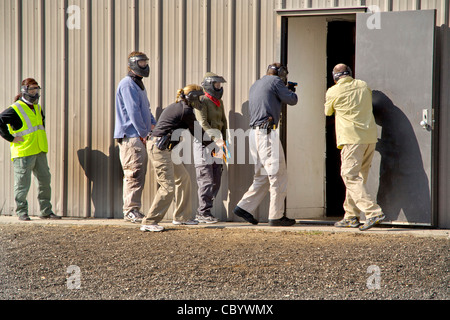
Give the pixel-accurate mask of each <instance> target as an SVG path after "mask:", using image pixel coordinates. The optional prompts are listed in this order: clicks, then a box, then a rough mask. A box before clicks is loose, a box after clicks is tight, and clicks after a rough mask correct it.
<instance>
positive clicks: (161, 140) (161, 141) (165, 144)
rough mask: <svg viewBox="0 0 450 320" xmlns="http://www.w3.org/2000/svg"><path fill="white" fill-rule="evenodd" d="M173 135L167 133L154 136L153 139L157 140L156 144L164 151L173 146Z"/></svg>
mask: <svg viewBox="0 0 450 320" xmlns="http://www.w3.org/2000/svg"><path fill="white" fill-rule="evenodd" d="M171 136H172V135H171V134H167V135H165V136H162V137H152V138H153V139H152V140H153V141H154V142H155V146H156V147H157V148H158V149H159V150H161V151H163V150H166V149H167V150H169V151H170V150H172V148H173V143H172V141H171V140H170V137H171Z"/></svg>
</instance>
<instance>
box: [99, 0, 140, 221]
mask: <svg viewBox="0 0 450 320" xmlns="http://www.w3.org/2000/svg"><path fill="white" fill-rule="evenodd" d="M114 12H115V0H109V11H108V14H109V16H108V30H109V44H110V48H109V52H110V56H109V58H110V61H109V63H110V67H109V69H110V72H111V74H110V77H109V90H110V94H109V101H108V102H109V103H108V105H109V108H110V119H109V157H108V172H109V174H108V180H109V183H108V188H109V190H108V197H109V201H108V202H109V206H110V210H109V212H108V213H107V215H108V218H114V213H115V197H114V186H115V185H116V184H115V182H116V181H114V177H115V175H114V163H115V141H114V125H115V111H116V110H115V78H116V74H115V68H114V65H115V61H116V51H115V33H116V30H115V29H116V26H115V20H114ZM136 14H139V13H138V12H136Z"/></svg>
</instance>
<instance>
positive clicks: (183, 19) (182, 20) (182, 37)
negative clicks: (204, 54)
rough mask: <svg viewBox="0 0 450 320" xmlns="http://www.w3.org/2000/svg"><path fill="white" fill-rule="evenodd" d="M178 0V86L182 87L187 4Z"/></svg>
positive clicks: (185, 51)
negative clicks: (179, 73) (179, 47)
mask: <svg viewBox="0 0 450 320" xmlns="http://www.w3.org/2000/svg"><path fill="white" fill-rule="evenodd" d="M179 1H180V6H179V8H178V10H179V19H180V30H179V32H178V33H179V37H180V38H179V41H180V46H181V50H180V56H179V62H180V72H181V77H180V81H181V84H180V86H179V87H180V88H183V87H184V86H185V85H186V67H187V66H186V54H187V47H186V43H187V39H186V38H187V31H186V28H187V13H186V10H187V6H186V0H179Z"/></svg>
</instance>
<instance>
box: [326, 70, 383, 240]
mask: <svg viewBox="0 0 450 320" xmlns="http://www.w3.org/2000/svg"><path fill="white" fill-rule="evenodd" d="M333 78H334V81H335V83H336V85H334V86H333V87H331V88H330V89H328V91H327V94H326V102H325V114H326V115H327V116H331V115H333V114H335V116H336V140H337V147H338V148H339V149H341V176H342V179H343V181H344V184H345V187H346V198H345V202H344V210H345V216H344V219H343V220H341V221H339V222H336V224H335V226H336V227H353V228H357V227H359V229H360V230H361V231H363V230H367V229H369V228H371V227H373V226H374V225H375V224H377V223H379V222H380V221H382V220H384V219H385V215H384V214H383V212H382V210H381V208H380V206H379V205H378V204H377V203H376V202H375V201H374V200H373V199H372V197H371V196H370V194H369V193H368V192H367V189H366V181H367V177H368V174H369V169H370V166H371V163H372V158H373V155H374V152H375V145H376V142H377V127H376V124H375V118H374V116H373V112H372V91H371V90H370V88H369V87H368V86H367V83H365V82H364V81H361V80H356V79H353V78H352V72H351V69H350V68H349V67H348V66H346V65H345V64H338V65H336V66H335V67H334V69H333ZM361 212H364V213H365V216H366V222H365V223H364V224H363V225H362V226H359V224H360V223H359V217H360V214H361Z"/></svg>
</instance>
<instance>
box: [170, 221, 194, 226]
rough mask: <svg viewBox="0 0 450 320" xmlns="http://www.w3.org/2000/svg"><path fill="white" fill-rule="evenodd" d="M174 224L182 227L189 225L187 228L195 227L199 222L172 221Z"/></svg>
mask: <svg viewBox="0 0 450 320" xmlns="http://www.w3.org/2000/svg"><path fill="white" fill-rule="evenodd" d="M172 224H174V225H176V226H180V225H187V226H194V225H196V224H198V221H197V220H187V221H175V220H173V221H172Z"/></svg>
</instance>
